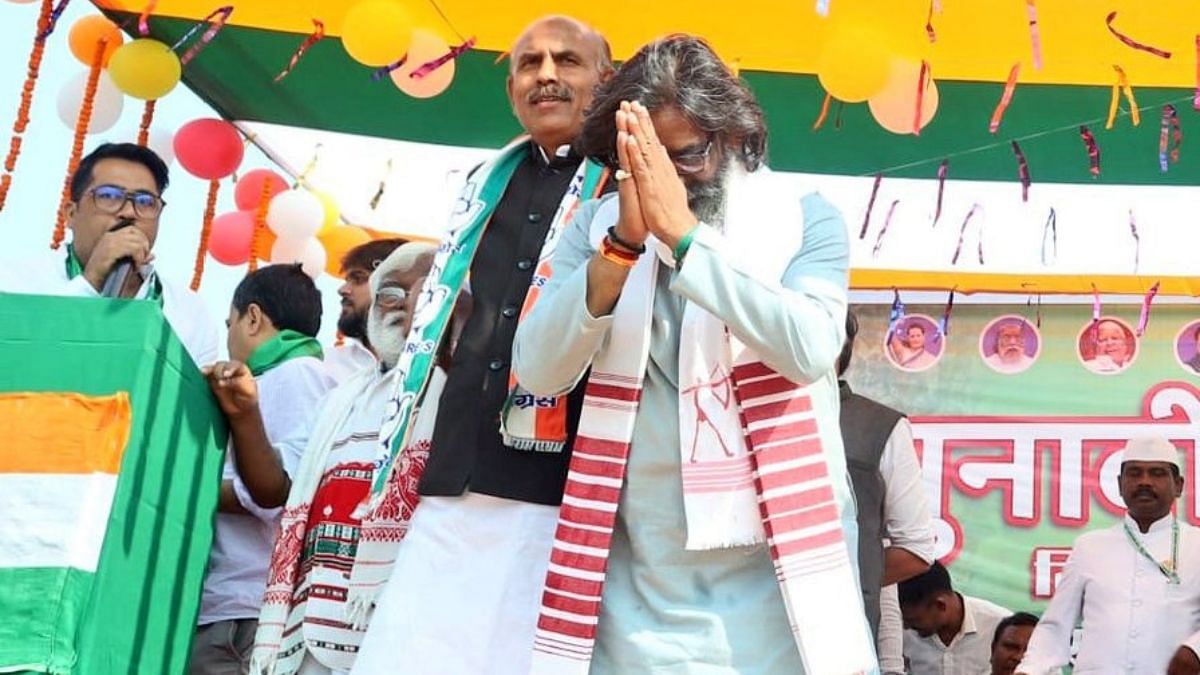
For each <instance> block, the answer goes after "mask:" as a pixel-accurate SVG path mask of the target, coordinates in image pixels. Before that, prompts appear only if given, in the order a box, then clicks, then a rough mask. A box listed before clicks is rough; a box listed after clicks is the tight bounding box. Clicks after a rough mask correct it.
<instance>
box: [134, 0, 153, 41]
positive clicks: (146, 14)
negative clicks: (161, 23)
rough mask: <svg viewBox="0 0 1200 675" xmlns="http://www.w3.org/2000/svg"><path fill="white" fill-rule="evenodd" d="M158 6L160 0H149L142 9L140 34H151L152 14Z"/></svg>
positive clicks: (139, 22)
mask: <svg viewBox="0 0 1200 675" xmlns="http://www.w3.org/2000/svg"><path fill="white" fill-rule="evenodd" d="M157 6H158V0H148V2H147V3H146V7H145V8H144V9H142V13H141V15H139V16H138V35H140V36H142V37H146V36H147V35H149V34H150V15H151V14H153V13H154V8H155V7H157Z"/></svg>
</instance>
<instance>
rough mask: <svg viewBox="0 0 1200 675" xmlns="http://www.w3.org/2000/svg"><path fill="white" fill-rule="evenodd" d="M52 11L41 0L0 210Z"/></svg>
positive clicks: (1, 180) (0, 180)
mask: <svg viewBox="0 0 1200 675" xmlns="http://www.w3.org/2000/svg"><path fill="white" fill-rule="evenodd" d="M53 11H54V3H53V0H42V9H41V13H40V14H38V20H37V32H36V33H35V35H34V40H33V49H32V50H31V51H30V52H29V63H28V65H27V66H26V69H25V70H26V75H25V84H24V85H23V86H22V87H21V104H20V106H19V107H18V108H17V119H16V120H15V121H14V122H13V135H12V140H11V141H9V144H8V156H7V157H5V158H4V175H3V176H0V211H3V210H4V202H5V200H6V199H7V197H8V189H9V187H11V186H12V174H13V172H14V171H16V169H17V158H19V157H20V156H21V134H24V133H25V128H26V127H28V126H29V109H30V107H31V106H32V105H33V91H34V88H35V87H36V86H37V78H38V72H39V71H40V70H41V68H42V54H43V53H44V52H45V50H46V36H45V35H44V33H45V32H46V30H47V29H48V28H49V27H50V15H51V13H52V12H53Z"/></svg>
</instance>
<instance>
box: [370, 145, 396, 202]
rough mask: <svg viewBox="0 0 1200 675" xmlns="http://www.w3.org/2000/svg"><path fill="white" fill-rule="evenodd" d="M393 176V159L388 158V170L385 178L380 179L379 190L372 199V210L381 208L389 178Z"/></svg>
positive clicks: (385, 172) (384, 175)
mask: <svg viewBox="0 0 1200 675" xmlns="http://www.w3.org/2000/svg"><path fill="white" fill-rule="evenodd" d="M390 175H392V158H391V157H388V161H387V169H386V170H385V171H384V174H383V178H380V179H379V189H377V190H375V195H374V196H373V197H371V210H372V211H374V210H375V209H377V208H379V200H381V199H383V192H384V190H386V189H387V179H388V176H390Z"/></svg>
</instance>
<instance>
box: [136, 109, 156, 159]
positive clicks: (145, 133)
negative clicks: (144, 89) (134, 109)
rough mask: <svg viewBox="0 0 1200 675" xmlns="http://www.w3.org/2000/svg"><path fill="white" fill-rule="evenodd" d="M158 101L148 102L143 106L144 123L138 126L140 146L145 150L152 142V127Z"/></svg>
mask: <svg viewBox="0 0 1200 675" xmlns="http://www.w3.org/2000/svg"><path fill="white" fill-rule="evenodd" d="M156 104H157V101H146V104H145V105H144V106H142V121H141V123H139V124H138V139H137V142H138V145H140V146H142V147H143V148H144V147H146V144H148V143H149V142H150V125H151V124H152V123H153V122H154V107H155V105H156Z"/></svg>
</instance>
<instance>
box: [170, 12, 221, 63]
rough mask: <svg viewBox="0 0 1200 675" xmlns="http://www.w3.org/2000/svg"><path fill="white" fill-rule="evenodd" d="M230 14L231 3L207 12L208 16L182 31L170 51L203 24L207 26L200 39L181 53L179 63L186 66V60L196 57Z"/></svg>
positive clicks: (175, 48) (183, 43)
mask: <svg viewBox="0 0 1200 675" xmlns="http://www.w3.org/2000/svg"><path fill="white" fill-rule="evenodd" d="M231 14H233V5H225V6H224V7H219V8H217V9H214V10H213V11H212V12H210V13H209V15H208V16H206V17H204V19H203V20H202V21H200V23H198V24H196V25H195V26H192V27H191V29H190V30H188V32H186V33H184V34H183V37H181V38H179V39H178V40H176V41H175V44H173V45H171V51H175V50H177V49H179V48H180V47H182V46H183V45H185V44H186V43H187V41H188V40H190V39H192V36H193V35H195V34H196V32H197V31H199V30H200V29H201V28H203V27H205V26H208V30H206V31H204V34H203V35H201V36H200V39H199V40H198V41H197V42H196V44H194V45H192V46H191V47H189V48H188V50H187V51H186V52H184V53H183V56H181V57H179V63H180V65H184V66H186V65H187V64H188V62H190V61H191V60H192V59H194V58H196V55H197V54H199V53H200V51H201V50H202V49H204V48H205V47H207V46H208V43H210V42H212V41H213V38H215V37H217V33H220V32H221V29H222V28H224V27H225V22H227V21H229V15H231Z"/></svg>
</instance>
